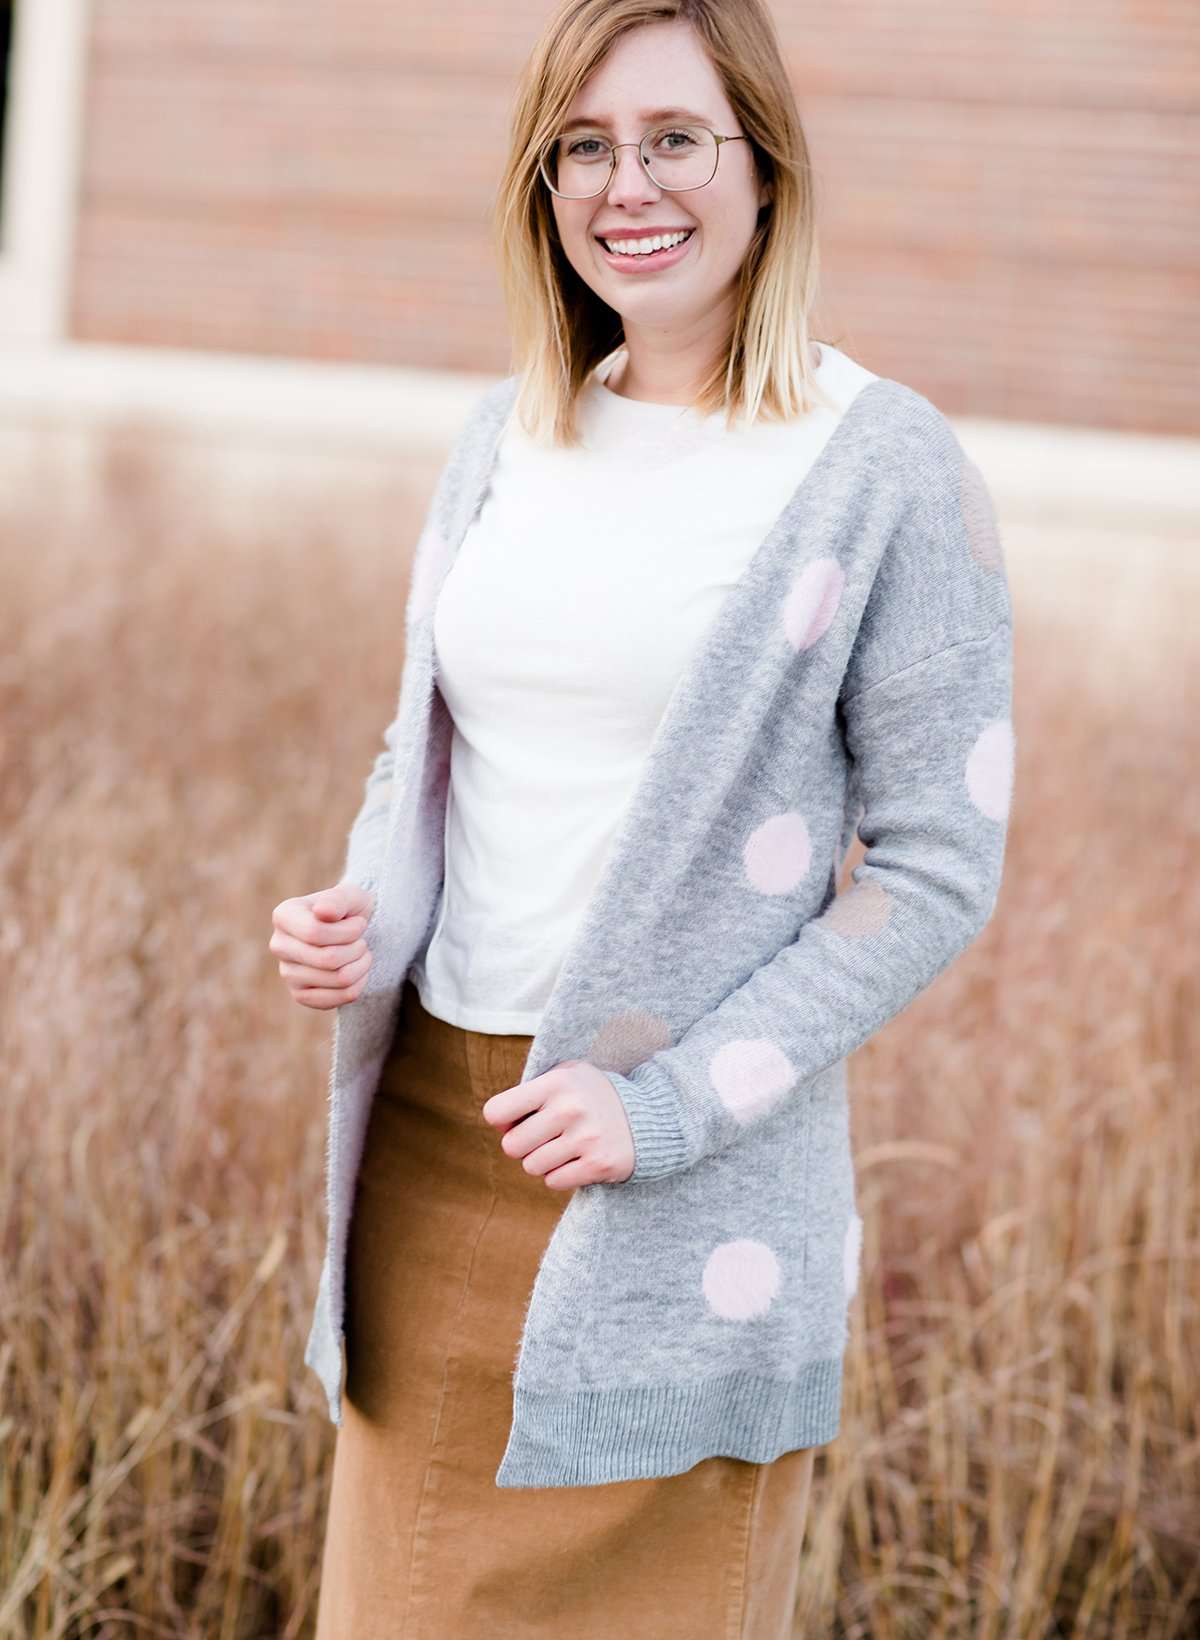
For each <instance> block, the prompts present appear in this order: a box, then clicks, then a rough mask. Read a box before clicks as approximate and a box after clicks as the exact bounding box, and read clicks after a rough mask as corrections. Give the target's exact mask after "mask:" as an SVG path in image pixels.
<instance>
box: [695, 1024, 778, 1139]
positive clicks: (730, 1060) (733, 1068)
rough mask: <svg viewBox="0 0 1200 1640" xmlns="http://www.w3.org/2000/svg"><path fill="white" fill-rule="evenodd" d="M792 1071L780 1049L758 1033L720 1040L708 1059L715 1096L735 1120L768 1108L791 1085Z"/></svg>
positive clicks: (751, 1115) (749, 1117) (744, 1119)
mask: <svg viewBox="0 0 1200 1640" xmlns="http://www.w3.org/2000/svg"><path fill="white" fill-rule="evenodd" d="M795 1074H796V1071H795V1067H794V1066H793V1064H792V1062H791V1060H790V1059H789V1058H788V1056H787V1055H786V1054H785V1053H784V1052H783V1050H782V1049H781V1048H777V1047H776V1046H775V1044H774V1043H773V1042H768V1041H767V1039H766V1038H765V1037H761V1036H759V1037H747V1038H742V1039H740V1040H738V1041H736V1042H726V1043H723V1044H722V1046H721V1047H719V1048H718V1049H717V1051H716V1053H715V1054H713V1056H712V1058H711V1059H710V1060H709V1063H708V1075H709V1080H710V1081H711V1082H712V1085H713V1087H714V1088H715V1089H716V1090H717V1097H718V1098H719V1099H720V1101H721V1103H722V1104H723V1105H724V1106H725V1109H726V1110H727V1111H729V1112H730V1113H731V1115H733V1116H736V1117H737V1119H738V1121H739V1122H747V1121H749V1120H750V1119H751V1118H752V1117H755V1116H761V1115H762V1114H763V1113H764V1112H765V1111H767V1110H769V1109H770V1108H771V1106H772V1105H773V1104H774V1103H775V1102H776V1100H777V1099H778V1098H779V1097H780V1095H781V1094H783V1093H785V1092H786V1091H787V1089H788V1088H789V1087H790V1086H791V1084H792V1079H793V1078H794V1076H795Z"/></svg>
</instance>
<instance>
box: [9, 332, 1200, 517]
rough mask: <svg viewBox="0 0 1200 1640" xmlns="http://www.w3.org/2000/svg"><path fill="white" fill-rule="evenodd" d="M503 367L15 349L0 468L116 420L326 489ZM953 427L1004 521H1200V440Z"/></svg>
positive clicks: (428, 442)
mask: <svg viewBox="0 0 1200 1640" xmlns="http://www.w3.org/2000/svg"><path fill="white" fill-rule="evenodd" d="M495 380H496V377H495V376H492V375H475V374H472V375H462V374H458V373H452V372H440V371H427V370H410V369H402V368H390V367H389V368H382V367H376V366H370V365H355V364H341V363H325V362H316V361H306V360H296V359H282V358H271V357H259V356H252V355H244V354H222V353H208V352H194V351H189V350H183V349H173V348H136V347H119V346H106V345H100V344H92V343H66V344H62V345H54V346H27V347H17V346H12V347H6V348H4V349H3V350H2V351H0V475H2V477H3V479H4V483H5V485H6V486H7V487H8V493H9V496H10V499H11V498H13V497H15V496H16V495H17V494H18V493H19V492H20V490H21V487H22V478H23V477H24V478H25V479H26V481H28V479H29V476H30V474H31V471H32V468H33V466H36V467H37V468H38V469H39V478H38V480H37V482H38V483H39V484H44V483H45V482H46V480H47V477H48V476H49V475H50V474H51V473H52V471H53V467H54V463H55V460H56V459H58V457H56V455H55V450H56V449H57V450H58V452H59V454H60V456H61V458H62V459H63V460H65V461H67V463H68V465H72V466H73V470H74V471H76V472H78V471H79V468H80V464H81V463H82V464H83V465H86V462H87V459H88V452H89V450H90V449H92V448H93V447H96V446H98V445H99V444H100V443H102V442H103V435H105V434H110V433H112V432H113V431H114V430H115V429H123V430H124V432H125V434H126V435H127V436H128V435H130V434H131V433H132V436H134V437H137V436H139V435H140V436H144V437H148V438H149V437H152V438H153V441H154V442H155V443H156V444H157V443H158V441H159V440H163V439H165V440H168V441H170V442H171V443H172V444H177V445H178V446H179V447H180V453H181V455H183V456H184V458H185V460H189V461H191V463H192V465H193V476H194V481H195V482H196V483H197V484H199V483H203V484H204V485H205V487H206V488H208V487H210V486H213V485H216V486H217V487H218V488H220V487H221V486H222V485H223V484H224V482H225V480H226V479H228V487H229V488H230V495H229V497H228V500H229V501H230V503H231V504H234V505H236V504H244V500H245V496H246V494H247V493H248V491H253V488H254V484H255V482H256V479H257V478H261V479H262V480H263V481H264V482H265V483H266V484H267V485H268V486H269V487H270V489H271V490H272V492H273V493H274V492H277V491H278V490H279V488H280V486H281V484H283V483H284V482H285V480H286V479H287V478H288V475H292V476H293V477H294V478H295V481H296V483H297V484H298V485H299V488H300V489H301V490H307V491H308V492H309V493H315V492H316V491H318V490H320V488H321V487H322V486H325V487H329V486H334V487H336V486H337V485H338V484H340V483H342V482H344V481H346V478H347V475H348V474H352V473H355V472H360V473H361V472H364V471H366V470H367V469H376V470H378V471H380V472H391V473H393V474H395V473H397V472H398V471H400V470H401V469H403V468H404V467H406V466H410V467H411V468H412V470H413V471H416V470H418V469H419V470H420V471H421V472H422V473H424V474H427V472H428V468H429V465H430V464H431V463H435V462H437V461H439V460H440V459H441V457H442V456H443V455H444V454H445V451H446V448H447V446H448V444H449V442H450V440H451V439H452V438H453V436H454V434H455V433H456V432H457V431H458V429H459V428H460V426H461V425H462V422H463V419H464V417H465V416H466V414H467V412H468V410H469V409H470V407H471V405H472V404H473V403H474V402H475V400H476V399H477V398H478V397H479V395H480V394H481V393H482V392H483V391H484V390H485V389H486V388H487V387H488V386H489V385H490V384H491V383H492V382H493V381H495ZM955 428H956V431H957V432H958V434H959V437H960V438H961V439H962V442H963V445H964V447H965V448H966V450H967V451H968V453H969V454H970V455H971V457H972V459H973V460H975V462H976V463H977V464H978V466H979V468H980V470H981V471H982V472H983V474H984V476H985V478H986V480H987V482H988V485H989V487H990V489H991V490H992V493H993V495H994V497H995V500H996V505H997V509H998V511H999V513H1000V515H1001V524H1002V526H1003V525H1005V524H1007V523H1009V522H1012V523H1014V524H1020V523H1022V522H1037V523H1042V524H1047V525H1050V524H1062V525H1069V526H1072V527H1077V526H1081V525H1088V526H1093V527H1096V528H1099V529H1128V528H1130V527H1137V528H1138V529H1139V530H1149V531H1152V532H1154V533H1158V534H1175V533H1185V534H1189V535H1195V534H1196V532H1197V530H1198V527H1200V440H1196V439H1190V438H1160V437H1150V436H1144V435H1137V434H1125V433H1114V432H1110V431H1106V430H1103V429H1091V428H1077V427H1063V426H1056V425H1051V424H1037V423H1009V422H1001V421H994V420H983V419H966V418H962V419H955ZM35 457H36V460H35V459H34V458H35ZM239 498H240V501H239Z"/></svg>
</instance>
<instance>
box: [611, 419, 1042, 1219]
mask: <svg viewBox="0 0 1200 1640" xmlns="http://www.w3.org/2000/svg"><path fill="white" fill-rule="evenodd" d="M934 433H935V442H934V448H933V454H932V460H931V462H930V463H929V464H928V465H925V466H922V467H921V469H920V472H921V478H920V481H919V483H918V485H917V487H916V489H915V490H914V494H913V500H912V503H911V504H910V505H908V506H907V507H906V509H905V511H904V513H903V516H902V517H901V519H900V521H899V522H898V523H897V525H896V526H895V528H894V530H893V532H892V535H891V538H890V539H889V542H888V544H887V547H886V549H885V551H884V553H883V554H882V556H881V561H880V564H879V566H878V569H877V573H876V575H875V578H874V582H873V585H872V589H871V593H870V596H869V598H868V600H867V602H866V606H865V609H864V613H863V616H862V620H861V624H860V628H859V631H858V636H857V641H856V643H855V645H854V650H853V653H852V655H851V659H850V663H849V665H848V666H847V669H846V673H845V677H844V680H843V686H842V690H841V692H840V694H839V697H838V703H837V715H838V720H839V725H840V728H841V732H842V735H843V739H844V743H845V747H846V751H847V757H848V771H849V774H848V777H849V781H850V790H851V795H852V796H856V798H857V802H858V805H859V811H860V812H859V819H858V828H857V829H858V834H859V836H860V837H861V838H862V840H863V842H864V843H865V844H866V853H865V857H864V859H863V860H862V861H861V863H860V864H858V865H857V866H856V867H855V868H854V871H853V873H852V879H853V881H852V884H851V885H850V886H848V887H847V888H846V889H845V890H844V891H843V892H842V893H840V894H838V895H836V896H835V897H834V898H832V899H831V900H830V901H829V903H828V904H827V905H826V907H825V909H824V910H823V912H822V913H821V914H820V915H818V916H815V917H812V918H810V919H809V920H808V921H806V922H805V923H804V924H803V925H802V926H801V927H800V930H799V933H798V934H797V936H796V937H795V939H793V940H792V941H791V942H790V943H789V944H787V945H785V946H784V947H783V948H782V949H780V950H779V951H777V952H776V953H775V954H774V956H772V957H771V958H769V959H768V960H767V961H766V962H764V963H763V964H762V965H761V966H759V967H758V968H756V969H755V970H754V971H753V972H752V973H751V974H750V975H749V977H748V978H747V979H746V980H745V981H744V983H742V984H741V985H739V986H738V987H737V988H736V989H735V990H733V991H732V992H731V993H729V994H728V995H727V996H726V997H724V999H723V1000H722V1001H721V1002H720V1003H719V1004H718V1005H717V1006H716V1007H715V1008H713V1009H712V1010H711V1011H710V1012H708V1013H706V1014H704V1015H703V1016H702V1017H701V1018H700V1019H699V1020H697V1021H696V1022H695V1023H694V1024H693V1025H692V1026H691V1027H690V1028H689V1029H688V1030H686V1031H685V1032H684V1034H683V1035H682V1036H681V1037H680V1038H679V1040H678V1041H676V1042H675V1043H674V1044H673V1045H671V1046H670V1047H667V1048H664V1049H662V1050H661V1051H659V1052H657V1053H655V1054H653V1055H651V1056H650V1057H648V1058H647V1059H645V1060H643V1061H642V1062H641V1063H640V1064H639V1065H636V1066H634V1067H633V1068H632V1069H631V1070H630V1071H629V1073H628V1074H627V1075H623V1074H619V1073H614V1072H606V1074H607V1075H609V1077H610V1079H611V1081H612V1083H613V1085H614V1087H615V1088H616V1089H617V1092H618V1094H619V1095H620V1097H621V1100H622V1103H623V1105H624V1107H625V1110H626V1113H627V1115H628V1117H629V1121H630V1126H631V1128H632V1131H633V1138H634V1149H635V1157H636V1160H635V1166H634V1171H633V1173H632V1174H631V1175H630V1177H629V1178H628V1179H625V1180H622V1181H620V1182H619V1183H617V1184H614V1185H609V1186H607V1187H608V1188H616V1189H624V1188H626V1187H628V1186H629V1185H631V1184H632V1185H636V1184H637V1183H640V1182H642V1181H649V1180H653V1179H657V1178H662V1177H664V1176H666V1175H669V1174H672V1173H677V1172H679V1171H681V1170H683V1169H686V1168H689V1167H692V1166H694V1165H695V1164H696V1163H697V1162H698V1161H700V1160H701V1159H702V1158H703V1157H705V1156H707V1155H709V1154H711V1153H713V1152H715V1151H718V1150H722V1149H724V1148H725V1147H726V1146H727V1145H729V1144H731V1143H734V1142H736V1139H737V1136H738V1134H739V1133H740V1132H742V1131H744V1130H745V1128H746V1126H747V1124H753V1123H756V1122H759V1121H762V1120H764V1119H765V1118H766V1117H767V1116H768V1115H770V1114H771V1113H772V1112H774V1111H775V1110H777V1108H778V1107H779V1106H780V1105H781V1103H784V1102H787V1101H790V1100H801V1099H803V1098H804V1096H805V1087H806V1084H808V1083H809V1082H810V1080H811V1079H812V1078H813V1077H815V1076H817V1075H818V1074H820V1073H821V1072H822V1071H824V1070H826V1069H827V1068H829V1067H830V1066H831V1065H833V1064H834V1063H835V1062H837V1061H838V1060H840V1059H842V1058H844V1057H845V1056H846V1055H848V1054H849V1053H851V1052H852V1051H853V1050H854V1049H855V1048H857V1047H859V1046H860V1045H861V1044H862V1043H864V1042H865V1041H866V1040H867V1039H868V1038H869V1037H870V1036H871V1035H872V1034H873V1033H874V1032H875V1031H877V1030H878V1029H879V1028H880V1027H881V1026H882V1025H884V1024H886V1023H887V1021H888V1020H890V1019H892V1018H894V1016H895V1015H896V1014H897V1013H899V1012H900V1010H901V1009H903V1008H904V1007H906V1006H907V1005H908V1003H909V1002H911V1001H912V1000H913V998H914V997H916V996H917V995H918V993H919V992H921V991H922V990H923V989H924V988H925V987H926V986H927V985H928V984H929V983H930V982H931V981H932V980H933V979H934V978H936V976H937V975H938V974H940V973H941V972H942V971H943V969H945V968H946V967H947V966H948V965H949V964H950V962H951V961H952V960H953V959H954V958H955V956H957V955H958V954H959V953H960V952H961V951H962V950H963V949H964V948H965V947H966V946H967V945H968V944H970V942H971V941H972V940H974V938H975V937H976V936H977V935H978V934H979V932H980V931H981V930H982V928H983V927H984V925H985V924H986V923H987V922H988V920H989V918H990V917H991V914H992V911H993V908H994V906H995V903H996V899H997V896H998V892H999V887H1000V880H1001V872H1002V867H1003V860H1004V852H1005V843H1006V835H1007V823H1008V810H1009V803H1010V797H1011V790H1012V783H1013V772H1014V751H1015V745H1014V736H1013V728H1012V717H1011V711H1012V620H1011V607H1010V603H1009V596H1008V588H1007V582H1006V579H1005V575H1004V568H1003V561H1002V557H1001V553H1000V548H999V541H998V537H997V536H996V535H995V530H994V514H993V512H992V510H991V505H990V497H988V495H987V492H986V490H984V489H983V486H982V480H981V479H980V478H979V475H978V472H977V471H976V470H975V469H974V468H973V467H972V466H971V464H970V463H969V462H967V460H966V458H965V456H964V455H963V453H962V451H961V448H960V447H959V446H958V444H957V440H956V439H955V438H954V435H953V434H952V433H950V432H949V424H948V423H945V422H944V421H943V420H942V418H941V417H940V413H938V414H937V417H936V425H935V428H934Z"/></svg>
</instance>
